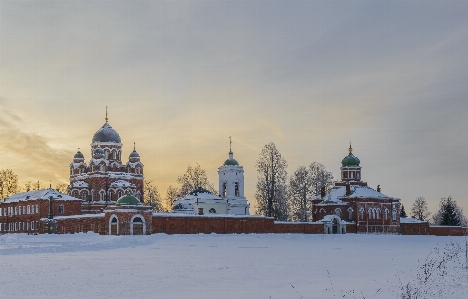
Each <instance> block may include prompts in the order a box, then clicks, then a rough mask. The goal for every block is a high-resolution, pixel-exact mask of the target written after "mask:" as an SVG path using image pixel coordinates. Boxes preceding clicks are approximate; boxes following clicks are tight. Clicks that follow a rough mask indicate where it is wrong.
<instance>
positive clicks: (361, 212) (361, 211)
mask: <svg viewBox="0 0 468 299" xmlns="http://www.w3.org/2000/svg"><path fill="white" fill-rule="evenodd" d="M359 214H360V216H361V220H364V209H363V208H360V209H359Z"/></svg>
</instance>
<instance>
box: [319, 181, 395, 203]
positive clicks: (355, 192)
mask: <svg viewBox="0 0 468 299" xmlns="http://www.w3.org/2000/svg"><path fill="white" fill-rule="evenodd" d="M350 191H351V192H350V195H348V196H346V186H335V187H333V188H332V189H331V192H330V195H328V194H327V195H325V197H324V198H323V201H322V202H321V203H320V204H344V202H343V201H342V199H345V198H372V199H376V200H379V199H397V198H394V197H390V196H387V195H385V194H383V193H381V192H377V191H376V190H374V189H372V188H371V187H368V186H359V185H351V186H350ZM314 199H321V197H320V196H317V197H315V198H314Z"/></svg>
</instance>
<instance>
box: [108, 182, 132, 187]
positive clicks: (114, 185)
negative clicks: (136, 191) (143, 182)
mask: <svg viewBox="0 0 468 299" xmlns="http://www.w3.org/2000/svg"><path fill="white" fill-rule="evenodd" d="M110 186H111V187H133V188H135V184H132V183H129V182H127V181H124V180H117V181H115V182H113V183H111V184H110Z"/></svg>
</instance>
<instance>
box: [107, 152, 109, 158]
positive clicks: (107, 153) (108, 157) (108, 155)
mask: <svg viewBox="0 0 468 299" xmlns="http://www.w3.org/2000/svg"><path fill="white" fill-rule="evenodd" d="M106 159H109V151H106Z"/></svg>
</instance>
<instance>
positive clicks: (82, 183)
mask: <svg viewBox="0 0 468 299" xmlns="http://www.w3.org/2000/svg"><path fill="white" fill-rule="evenodd" d="M71 186H72V188H88V187H89V184H88V183H86V182H85V181H77V182H73V183H72V184H71Z"/></svg>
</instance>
